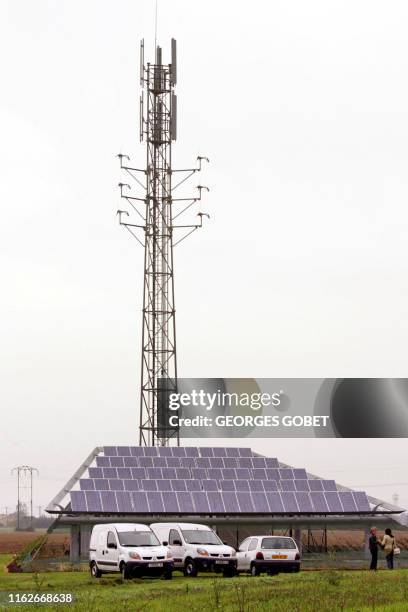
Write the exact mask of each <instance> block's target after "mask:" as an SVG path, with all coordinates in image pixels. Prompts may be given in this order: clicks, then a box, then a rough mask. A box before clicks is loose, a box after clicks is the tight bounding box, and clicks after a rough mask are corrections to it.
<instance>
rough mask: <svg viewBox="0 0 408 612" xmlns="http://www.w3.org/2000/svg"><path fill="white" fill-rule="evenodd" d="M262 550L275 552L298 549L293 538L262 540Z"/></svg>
mask: <svg viewBox="0 0 408 612" xmlns="http://www.w3.org/2000/svg"><path fill="white" fill-rule="evenodd" d="M261 548H266V549H268V550H269V549H271V548H274V549H275V550H293V549H294V548H296V544H295V543H294V541H293V540H292V539H291V538H277V537H274V538H262V545H261Z"/></svg>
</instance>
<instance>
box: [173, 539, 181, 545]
mask: <svg viewBox="0 0 408 612" xmlns="http://www.w3.org/2000/svg"><path fill="white" fill-rule="evenodd" d="M173 546H182V543H181V540H173Z"/></svg>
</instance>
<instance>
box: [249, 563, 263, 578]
mask: <svg viewBox="0 0 408 612" xmlns="http://www.w3.org/2000/svg"><path fill="white" fill-rule="evenodd" d="M260 573H261V572H260V571H259V568H258V567H256V565H255V564H254V563H252V565H251V576H259V574H260Z"/></svg>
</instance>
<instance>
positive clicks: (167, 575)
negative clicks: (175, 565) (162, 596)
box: [163, 572, 173, 580]
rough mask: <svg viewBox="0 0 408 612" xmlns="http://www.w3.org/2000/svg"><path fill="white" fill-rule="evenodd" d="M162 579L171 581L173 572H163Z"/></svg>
mask: <svg viewBox="0 0 408 612" xmlns="http://www.w3.org/2000/svg"><path fill="white" fill-rule="evenodd" d="M163 578H164V579H165V580H172V578H173V572H165V573H164V574H163Z"/></svg>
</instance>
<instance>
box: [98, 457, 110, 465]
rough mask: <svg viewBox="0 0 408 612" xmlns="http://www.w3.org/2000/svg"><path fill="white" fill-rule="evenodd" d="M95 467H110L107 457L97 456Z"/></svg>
mask: <svg viewBox="0 0 408 612" xmlns="http://www.w3.org/2000/svg"><path fill="white" fill-rule="evenodd" d="M96 465H97V467H110V460H109V457H104V456H103V455H98V457H96Z"/></svg>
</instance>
